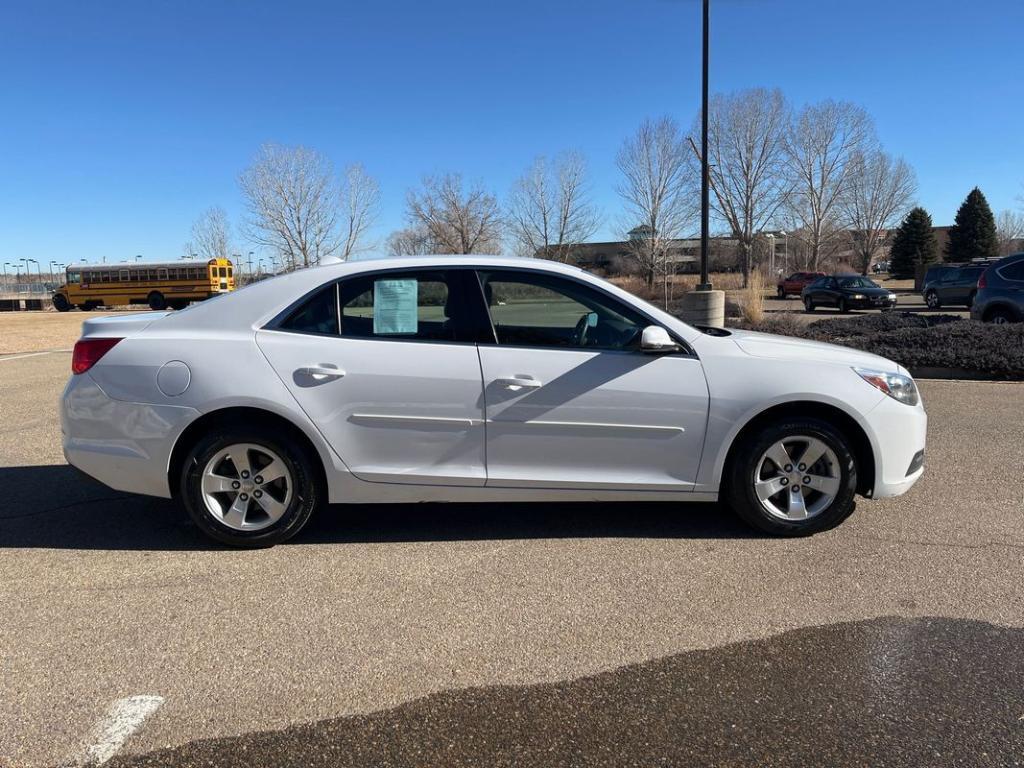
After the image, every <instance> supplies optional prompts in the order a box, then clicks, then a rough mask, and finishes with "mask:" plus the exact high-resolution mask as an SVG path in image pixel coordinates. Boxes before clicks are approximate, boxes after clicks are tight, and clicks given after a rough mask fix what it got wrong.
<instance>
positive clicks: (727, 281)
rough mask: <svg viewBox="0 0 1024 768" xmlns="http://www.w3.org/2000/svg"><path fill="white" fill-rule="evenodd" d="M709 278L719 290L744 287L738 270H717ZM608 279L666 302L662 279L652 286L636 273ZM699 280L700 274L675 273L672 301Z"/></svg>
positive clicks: (645, 297)
mask: <svg viewBox="0 0 1024 768" xmlns="http://www.w3.org/2000/svg"><path fill="white" fill-rule="evenodd" d="M708 278H709V279H710V280H711V284H712V285H714V286H715V288H716V289H718V290H722V291H735V290H738V289H740V288H742V287H743V275H741V274H739V273H736V272H717V273H713V274H711V275H708ZM608 280H609V282H611V283H614V284H615V285H617V286H619V288H622V289H623V290H625V291H629V292H630V293H632V294H633V295H634V296H638V297H639V298H641V299H643V300H644V301H649V302H651V303H652V304H655V305H656V306H659V307H660V306H662V305H663V304H664V303H665V287H664V283H663V282H662V280H660V279H659V280H656V281H655V283H654V286H653V287H651V288H648V287H647V283H646V282H644V279H643V278H642V277H638V276H636V275H626V276H621V277H611V278H608ZM699 282H700V275H673V276H672V277H670V278H669V290H668V294H669V296H670V298H671V302H670V303H671V304H675V303H677V302H679V301H681V300H682V296H683V294H684V293H687V292H688V291H692V290H693V289H694V288H696V287H697V284H698V283H699Z"/></svg>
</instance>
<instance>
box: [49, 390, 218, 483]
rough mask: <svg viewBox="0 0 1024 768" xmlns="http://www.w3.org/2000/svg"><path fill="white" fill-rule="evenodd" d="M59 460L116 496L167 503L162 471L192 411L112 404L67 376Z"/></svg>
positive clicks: (192, 413) (113, 402) (137, 404)
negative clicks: (159, 499) (138, 495)
mask: <svg viewBox="0 0 1024 768" xmlns="http://www.w3.org/2000/svg"><path fill="white" fill-rule="evenodd" d="M60 413H61V432H62V433H63V443H64V457H65V458H66V459H67V460H68V463H69V464H71V465H72V466H73V467H75V468H77V469H80V470H81V471H83V472H85V473H86V474H87V475H89V476H91V477H94V478H95V479H97V480H99V481H100V482H101V483H103V484H104V485H107V486H109V487H110V488H113V489H115V490H118V491H126V492H129V493H141V494H145V495H147V496H160V497H163V498H169V497H170V496H171V489H170V487H169V485H168V482H167V469H168V466H169V464H170V457H171V450H172V449H173V447H174V443H175V441H176V440H177V438H178V437H179V436H180V435H181V433H182V431H184V429H185V427H186V426H188V424H189V423H191V422H192V421H193V420H194V419H195V418H196V417H197V416H199V412H198V411H197V410H195V409H194V408H187V407H182V406H173V405H148V404H145V403H129V402H124V401H121V400H113V399H111V398H109V397H107V395H106V393H105V392H104V391H103V390H102V389H101V388H100V387H99V385H98V384H97V383H96V382H95V380H93V378H92V377H91V376H90V375H89V374H88V373H86V374H82V375H80V376H72V377H71V380H70V381H68V384H67V386H66V387H65V388H64V394H63V396H62V397H61V403H60Z"/></svg>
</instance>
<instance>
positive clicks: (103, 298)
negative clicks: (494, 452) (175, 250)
mask: <svg viewBox="0 0 1024 768" xmlns="http://www.w3.org/2000/svg"><path fill="white" fill-rule="evenodd" d="M65 278H66V279H65V282H64V285H62V286H61V287H60V288H58V289H57V291H56V292H55V293H54V294H53V306H54V307H56V308H57V309H58V310H60V311H61V312H67V311H68V310H69V309H71V308H72V307H78V308H79V309H81V310H83V311H86V312H88V311H89V310H90V309H95V308H96V307H118V306H124V305H126V304H148V305H149V306H150V308H151V309H166V308H167V307H170V308H172V309H181V308H183V307H185V306H186V305H187V304H188V303H189V302H191V301H202V300H203V299H209V298H210V297H211V296H216V295H217V294H220V293H227V292H228V291H233V290H235V268H234V266H233V265H232V264H231V261H230V260H228V259H210V260H209V261H190V260H182V261H169V262H167V263H166V264H139V263H135V264H72V265H70V266H68V268H67V273H66V275H65Z"/></svg>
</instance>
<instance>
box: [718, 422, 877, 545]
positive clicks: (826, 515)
mask: <svg viewBox="0 0 1024 768" xmlns="http://www.w3.org/2000/svg"><path fill="white" fill-rule="evenodd" d="M780 444H782V445H783V450H784V451H786V452H787V453H784V454H782V455H783V456H785V457H786V458H787V459H793V460H795V463H791V464H787V465H785V466H790V468H791V471H790V472H786V471H785V466H783V467H781V468H779V469H778V471H776V465H775V463H774V462H773V461H772V460H771V458H770V456H768V455H767V454H769V453H775V451H774V448H775V446H778V445H780ZM811 446H816V449H815V450H816V451H817V450H819V449H820V447H821V446H824V448H825V449H826V450H825V451H823V452H822V458H821V459H820V460H819V461H817V462H815V463H814V464H813V465H812V467H811V468H806V467H805V468H804V470H800V469H799V467H800V466H801V464H800V459H801V458H802V457H803V455H805V451H806V450H810V449H811ZM776 455H778V454H776ZM805 477H813V478H814V483H816V484H818V485H819V486H820V487H823V488H826V489H827V490H829V491H833V492H832V493H825V492H823V491H819V490H816V489H813V488H812V490H810V491H807V490H806V488H804V487H801V490H800V491H799V492H798V495H799V497H800V501H799V503H801V504H804V508H805V510H806V511H807V512H808V513H810V514H809V516H806V517H800V516H799V513H798V512H797V514H796V515H794V516H792V517H790V516H789V514H788V513H789V512H790V511H791V510H793V509H796V510H799V504H797V503H796V502H795V501H794V502H792V503H793V504H795V505H796V506H791V499H794V500H795V499H796V496H794V495H793V491H792V488H793V486H794V485H796V484H797V483H800V484H801V486H803V479H804V478H805ZM782 478H784V480H785V482H783V479H782ZM758 482H760V483H761V487H762V488H766V489H767V490H765V491H764V492H767V491H768V490H771V487H778V488H779V490H778V491H777V492H776V493H775V494H774V495H772V496H770V497H768V498H767V499H766V500H765V501H764V502H762V500H761V498H759V496H758V491H757V486H756V485H755V483H758ZM765 482H775V483H776V485H775V486H765V485H764V483H765ZM723 483H724V484H725V488H723V498H724V499H725V500H726V502H727V503H728V504H729V505H730V506H731V507H732V509H733V511H734V512H736V514H737V515H738V516H739V517H740V518H741V519H742V520H743V521H744V522H746V523H747V524H748V525H751V526H753V527H754V528H757V529H758V530H760V531H763V532H765V533H769V534H772V535H773V536H805V535H808V534H811V533H815V532H817V531H822V530H827V529H829V528H833V527H835V526H836V525H838V524H839V523H841V522H842V521H843V520H845V519H846V518H847V517H849V516H850V515H851V514H852V513H853V511H854V509H855V507H856V504H855V502H854V495H855V493H856V489H857V462H856V460H855V459H854V457H853V453H852V451H851V449H850V443H849V440H848V439H847V438H846V437H844V436H843V434H842V433H841V432H839V430H837V429H836V428H835V427H834V426H832V424H830V423H829V422H827V421H824V420H821V419H814V418H802V417H792V418H785V419H780V420H779V421H777V422H775V423H772V424H768V425H767V426H765V427H763V428H761V429H760V430H758V432H757V433H756V434H754V435H753V436H751V438H749V439H744V441H743V443H742V444H741V445H740V447H739V449H738V451H737V453H736V454H735V455H734V456H733V458H732V460H731V461H730V464H729V466H728V467H727V470H726V473H725V475H723ZM816 507H820V508H817V509H816ZM773 510H774V511H773ZM780 513H782V514H780Z"/></svg>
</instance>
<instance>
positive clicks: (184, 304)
mask: <svg viewBox="0 0 1024 768" xmlns="http://www.w3.org/2000/svg"><path fill="white" fill-rule="evenodd" d="M169 304H170V305H171V309H184V308H185V307H187V306H188V302H187V301H171V302H169Z"/></svg>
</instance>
